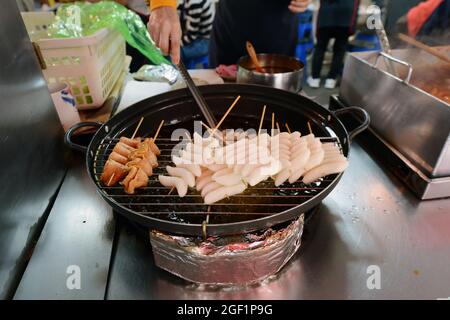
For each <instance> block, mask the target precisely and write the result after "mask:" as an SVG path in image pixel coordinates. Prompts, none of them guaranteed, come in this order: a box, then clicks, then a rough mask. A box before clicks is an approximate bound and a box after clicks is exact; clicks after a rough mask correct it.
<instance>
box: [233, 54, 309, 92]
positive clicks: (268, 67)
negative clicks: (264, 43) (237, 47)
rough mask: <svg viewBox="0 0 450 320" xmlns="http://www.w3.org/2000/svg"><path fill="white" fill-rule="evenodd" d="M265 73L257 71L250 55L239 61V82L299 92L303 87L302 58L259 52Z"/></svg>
mask: <svg viewBox="0 0 450 320" xmlns="http://www.w3.org/2000/svg"><path fill="white" fill-rule="evenodd" d="M257 57H258V61H259V63H260V65H261V67H263V68H264V69H265V71H267V72H265V73H261V72H257V71H255V65H254V64H253V62H252V60H251V59H250V57H249V56H245V57H241V58H240V59H239V61H238V72H237V79H236V82H237V83H251V84H261V85H266V86H269V87H274V88H278V89H283V90H287V91H291V92H295V93H297V92H299V91H300V90H301V89H302V81H303V68H304V65H303V63H302V62H300V60H298V59H296V58H294V57H289V56H285V55H281V54H268V53H260V54H257Z"/></svg>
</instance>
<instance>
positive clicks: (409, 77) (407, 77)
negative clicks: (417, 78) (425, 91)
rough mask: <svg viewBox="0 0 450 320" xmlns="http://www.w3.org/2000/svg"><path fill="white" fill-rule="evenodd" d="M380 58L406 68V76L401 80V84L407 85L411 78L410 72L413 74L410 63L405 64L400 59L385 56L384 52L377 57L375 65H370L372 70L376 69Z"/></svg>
mask: <svg viewBox="0 0 450 320" xmlns="http://www.w3.org/2000/svg"><path fill="white" fill-rule="evenodd" d="M380 57H384V58H386V59H388V60H390V61H394V62H396V63H398V64H401V65H403V66H405V67H408V74H407V75H406V78H405V79H403V82H404V83H406V84H409V81H410V80H411V76H412V72H413V67H412V65H411V64H410V63H408V62H405V61H403V60H400V59H397V58H395V57H393V56H391V55H389V54H387V53H386V52H382V51H380V52H379V54H378V55H377V58H376V59H375V63H374V64H373V65H372V68H376V67H377V65H378V61H379V60H380ZM393 76H395V75H393Z"/></svg>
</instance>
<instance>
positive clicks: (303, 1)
mask: <svg viewBox="0 0 450 320" xmlns="http://www.w3.org/2000/svg"><path fill="white" fill-rule="evenodd" d="M309 1H310V0H292V1H291V3H290V4H289V6H288V8H289V10H291V11H292V12H294V13H300V12H305V11H306V9H307V8H308V5H309Z"/></svg>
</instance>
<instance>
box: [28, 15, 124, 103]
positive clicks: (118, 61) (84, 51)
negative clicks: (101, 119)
mask: <svg viewBox="0 0 450 320" xmlns="http://www.w3.org/2000/svg"><path fill="white" fill-rule="evenodd" d="M22 17H23V19H24V21H25V26H26V28H27V31H28V33H29V35H30V38H31V39H32V41H34V42H36V43H37V45H38V48H39V50H40V52H41V55H42V58H43V60H44V62H45V65H46V69H44V70H43V73H44V76H45V78H46V79H47V82H48V83H55V82H64V83H67V84H68V85H69V86H70V91H71V93H72V95H73V96H74V97H75V101H76V104H77V108H78V109H80V110H85V109H95V108H98V107H100V106H102V104H103V103H104V102H105V100H106V98H108V95H109V93H110V92H111V89H112V87H113V86H114V84H115V82H116V81H117V79H118V78H119V76H120V74H121V72H122V70H123V68H124V62H125V40H124V38H123V37H122V35H120V34H119V33H118V32H115V31H111V30H108V29H102V30H99V31H97V32H96V33H95V34H93V35H91V36H87V37H81V38H71V39H48V38H46V35H47V31H46V29H47V27H46V26H48V25H49V24H50V23H51V22H52V20H53V18H54V16H53V15H49V14H48V13H41V12H33V13H23V14H22Z"/></svg>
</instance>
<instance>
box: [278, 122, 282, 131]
mask: <svg viewBox="0 0 450 320" xmlns="http://www.w3.org/2000/svg"><path fill="white" fill-rule="evenodd" d="M277 129H278V132H281V130H280V125H279V124H278V121H277Z"/></svg>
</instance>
